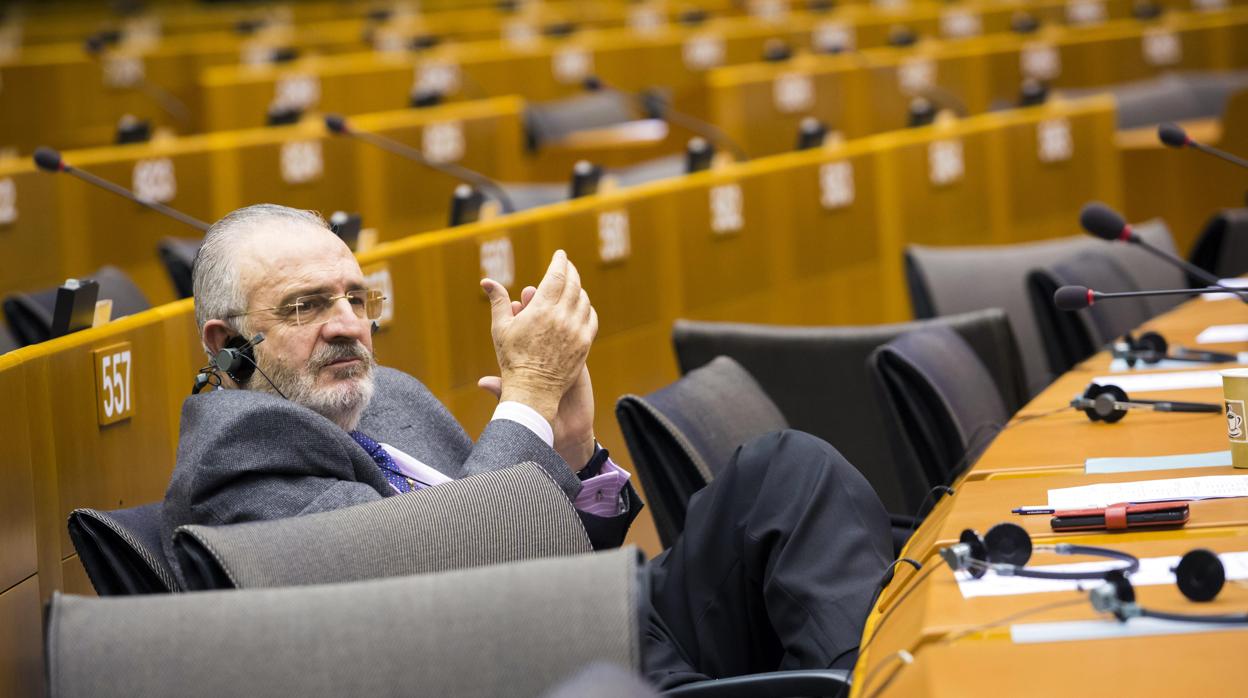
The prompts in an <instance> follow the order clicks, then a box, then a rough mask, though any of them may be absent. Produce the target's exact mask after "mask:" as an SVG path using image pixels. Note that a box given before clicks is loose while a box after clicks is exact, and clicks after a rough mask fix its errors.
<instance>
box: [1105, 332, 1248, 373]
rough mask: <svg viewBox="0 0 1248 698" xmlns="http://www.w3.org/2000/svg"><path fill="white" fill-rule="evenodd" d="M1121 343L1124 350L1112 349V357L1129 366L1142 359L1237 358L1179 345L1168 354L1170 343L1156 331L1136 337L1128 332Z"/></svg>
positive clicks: (1153, 361) (1206, 360) (1225, 360)
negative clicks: (1193, 349)
mask: <svg viewBox="0 0 1248 698" xmlns="http://www.w3.org/2000/svg"><path fill="white" fill-rule="evenodd" d="M1122 343H1123V344H1125V345H1126V346H1127V348H1126V349H1125V350H1123V349H1119V348H1115V349H1114V350H1113V354H1114V358H1118V359H1123V360H1124V361H1126V362H1127V366H1128V367H1129V368H1134V367H1135V364H1136V362H1138V361H1143V362H1144V363H1146V364H1156V363H1160V362H1161V361H1163V360H1164V361H1190V362H1193V363H1229V362H1233V361H1236V360H1238V358H1239V357H1238V355H1235V354H1225V353H1222V352H1217V351H1192V350H1190V349H1184V348H1183V347H1179V348H1177V349H1176V350H1175V353H1174V354H1173V355H1171V354H1169V353H1168V352H1169V351H1170V343H1169V342H1167V341H1166V338H1165V337H1163V336H1161V335H1160V334H1158V333H1157V332H1145V333H1144V334H1142V335H1140V336H1139V337H1138V338H1137V337H1135V336H1133V335H1132V334H1131V333H1130V332H1128V333H1127V334H1125V335H1123V336H1122Z"/></svg>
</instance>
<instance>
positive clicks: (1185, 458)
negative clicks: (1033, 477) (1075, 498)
mask: <svg viewBox="0 0 1248 698" xmlns="http://www.w3.org/2000/svg"><path fill="white" fill-rule="evenodd" d="M1228 465H1231V452H1230V451H1210V452H1208V453H1180V454H1177V455H1173V456H1149V457H1145V458H1140V457H1129V456H1128V457H1123V458H1089V459H1087V460H1086V461H1084V462H1083V472H1084V473H1086V474H1088V475H1102V474H1104V473H1138V472H1145V471H1149V470H1174V469H1177V468H1220V467H1226V466H1228Z"/></svg>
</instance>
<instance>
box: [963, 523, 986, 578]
mask: <svg viewBox="0 0 1248 698" xmlns="http://www.w3.org/2000/svg"><path fill="white" fill-rule="evenodd" d="M958 542H959V543H966V544H967V545H968V546H970V549H971V559H972V560H979V561H981V562H987V561H988V548H987V547H986V546H985V545H984V539H983V538H980V537H979V534H978V533H976V532H975V531H974V530H973V529H969V528H967V529H964V530H963V531H962V535H961V536H958ZM966 571H967V572H970V574H971V577H973V578H975V579H979V578H980V577H982V576H984V573H985V572H987V571H988V570H987V569H985V568H984V566H983V565H972V566H970V567H967V568H966Z"/></svg>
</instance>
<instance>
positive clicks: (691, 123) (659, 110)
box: [582, 76, 750, 162]
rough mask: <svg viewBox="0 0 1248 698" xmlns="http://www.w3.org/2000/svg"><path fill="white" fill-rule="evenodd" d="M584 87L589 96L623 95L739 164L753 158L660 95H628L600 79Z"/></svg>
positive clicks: (713, 127)
mask: <svg viewBox="0 0 1248 698" xmlns="http://www.w3.org/2000/svg"><path fill="white" fill-rule="evenodd" d="M582 84H583V85H584V86H585V89H586V90H588V91H589V92H598V91H601V90H608V91H611V92H614V93H616V94H618V95H623V96H624V97H626V98H628V99H629V100H631V101H632V102H633V103H635V104H636V105H637V106H638V107H640V108H641V110H642V111H644V112H646V113H647V114H650V115H652V116H653V117H654V118H658V119H662V120H664V121H666V122H668V123H671V124H675V125H677V126H680V127H681V128H685V129H688V130H690V131H693V132H694V133H696V134H697V135H699V136H701V137H703V138H705V139H706V140H708V141H710V142H711V143H714V144H715V145H717V146H719V147H720V148H722V149H724V150H728V151H731V152H732V157H733V159H734V160H736V161H737V162H746V161H747V160H749V159H750V156H749V154H748V153H746V152H745V149H744V148H742V147H741V146H740V144H738V143H737V142H736V141H734V140H732V138H731V137H730V136H729V135H728V134H726V133H724V132H723V131H722V130H721V129H720V128H719V127H718V126H716V125H715V124H712V123H711V122H709V121H706V120H705V119H700V118H698V117H696V116H693V115H692V114H686V113H684V112H681V111H677V110H676V109H674V108H672V105H671V104H670V103H668V102H667V101H666V100H664V99H663V98H662V97H661V96H660V95H658V94H657V93H654V92H646V93H635V92H627V91H625V90H621V89H620V88H618V87H614V86H612V85H610V84H607V83H605V82H603V81H602V79H601V78H599V77H597V76H590V77H588V78H585V81H584V83H582Z"/></svg>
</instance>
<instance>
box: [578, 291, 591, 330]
mask: <svg viewBox="0 0 1248 698" xmlns="http://www.w3.org/2000/svg"><path fill="white" fill-rule="evenodd" d="M593 309H594V304H593V303H591V302H590V301H589V294H588V293H586V292H585V289H581V297H580V299H578V300H577V302H576V311H575V312H576V317H578V318H580V320H581V322H585V321H587V320H589V311H591V310H593Z"/></svg>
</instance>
